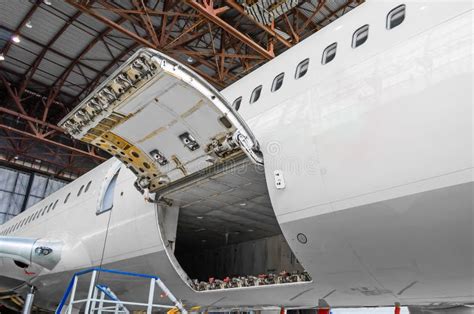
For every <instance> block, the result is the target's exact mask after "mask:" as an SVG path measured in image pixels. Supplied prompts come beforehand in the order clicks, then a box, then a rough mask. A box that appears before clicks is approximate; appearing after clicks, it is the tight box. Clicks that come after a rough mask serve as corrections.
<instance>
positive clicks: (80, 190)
mask: <svg viewBox="0 0 474 314" xmlns="http://www.w3.org/2000/svg"><path fill="white" fill-rule="evenodd" d="M82 190H84V185H81V187H80V188H79V191H77V196H79V195H81V193H82Z"/></svg>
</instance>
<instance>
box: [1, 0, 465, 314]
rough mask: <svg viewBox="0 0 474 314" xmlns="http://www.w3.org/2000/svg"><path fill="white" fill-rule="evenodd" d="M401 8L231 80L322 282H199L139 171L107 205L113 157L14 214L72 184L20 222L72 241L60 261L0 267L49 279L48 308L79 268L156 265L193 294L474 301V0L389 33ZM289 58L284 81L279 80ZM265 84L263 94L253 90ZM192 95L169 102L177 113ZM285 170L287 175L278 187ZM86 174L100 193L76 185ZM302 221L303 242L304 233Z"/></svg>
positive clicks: (283, 217)
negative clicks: (333, 48) (328, 58)
mask: <svg viewBox="0 0 474 314" xmlns="http://www.w3.org/2000/svg"><path fill="white" fill-rule="evenodd" d="M397 5H399V3H398V2H388V1H384V2H381V1H380V2H377V1H367V2H366V3H364V4H362V5H361V6H360V7H358V8H357V9H356V10H353V11H351V12H349V13H348V14H347V15H345V16H344V17H342V18H340V19H338V20H337V21H335V22H333V23H331V25H329V26H327V27H325V28H324V29H322V30H321V31H320V32H318V33H317V34H315V35H314V36H312V37H310V38H308V39H306V40H305V41H303V42H302V43H300V44H299V45H298V46H296V47H294V48H292V49H289V50H288V51H287V52H285V53H283V54H282V55H281V56H279V57H278V58H276V60H275V61H271V62H269V63H267V64H266V65H264V66H262V68H260V69H258V70H256V71H254V72H253V73H251V74H249V75H247V76H246V77H244V78H243V79H242V80H240V81H239V82H238V83H236V84H234V85H232V86H230V87H229V88H227V89H226V90H224V91H223V94H224V96H225V97H226V98H227V99H228V100H229V101H232V100H233V99H235V98H237V97H238V96H243V98H244V102H243V103H242V105H241V109H240V111H239V113H240V114H241V115H242V117H243V118H244V119H245V120H246V121H247V123H248V125H249V127H250V129H251V130H252V132H253V134H254V135H255V137H256V138H257V139H258V141H259V144H260V149H261V150H262V153H263V155H264V159H265V175H266V180H267V186H268V190H269V194H270V198H271V201H272V205H273V209H274V211H275V214H276V216H277V219H278V221H279V223H280V226H281V228H282V231H283V234H284V236H285V238H286V239H287V241H288V242H289V245H290V247H291V249H292V250H293V252H294V253H295V255H296V257H297V258H298V260H300V261H301V264H302V265H303V266H304V268H305V269H306V270H308V271H309V273H310V274H311V276H312V278H313V281H312V282H310V283H302V284H294V285H293V284H289V285H275V286H262V287H256V288H235V289H228V290H215V291H204V292H196V291H194V290H192V289H191V288H190V287H189V286H188V285H187V283H186V277H185V275H183V274H182V273H181V275H180V272H182V270H181V269H180V267H179V265H176V263H175V262H174V261H172V259H170V256H169V252H168V250H167V249H166V248H167V247H166V246H165V245H164V244H163V240H164V239H162V235H161V233H163V230H161V228H162V226H160V221H159V219H158V218H157V209H156V204H151V203H149V202H147V201H145V199H144V196H143V195H142V194H141V193H139V192H138V191H137V190H136V189H135V188H133V187H132V185H133V182H134V180H135V178H136V175H135V174H134V173H132V172H131V171H129V170H128V169H127V168H126V167H125V166H123V167H122V168H121V170H120V172H119V175H118V183H117V186H116V189H115V193H114V208H113V210H112V211H108V212H105V213H103V214H100V215H96V208H97V206H98V201H99V199H100V197H101V191H102V185H103V182H105V180H107V178H108V177H110V175H111V174H110V169H111V168H112V167H113V164H114V163H116V162H117V161H116V160H115V159H111V160H110V161H108V162H106V163H104V164H103V165H101V166H99V167H98V168H96V169H94V170H92V171H91V172H89V173H88V174H86V175H84V176H83V177H81V178H79V179H77V180H76V181H74V182H73V183H71V184H70V185H68V186H66V187H65V188H63V189H61V190H60V191H58V192H56V193H55V194H53V195H51V196H50V197H48V198H47V199H45V200H44V201H42V202H40V203H39V204H37V205H35V206H33V208H31V209H29V210H28V211H27V212H25V213H23V214H21V215H19V216H18V217H16V218H14V219H12V220H11V221H9V222H8V223H7V224H6V225H5V226H3V227H9V226H11V225H12V224H15V223H16V222H18V221H19V220H21V219H23V218H24V217H25V216H27V215H30V213H32V212H33V211H34V210H36V209H37V208H38V209H40V208H42V207H43V206H46V205H47V204H49V203H50V202H51V201H52V200H54V199H56V198H58V199H60V200H62V199H64V198H65V196H66V195H67V194H68V193H69V192H71V193H72V194H73V195H72V196H71V200H70V201H69V202H68V203H67V204H64V205H63V206H59V207H58V208H57V209H56V210H54V211H53V212H52V213H50V214H49V215H44V216H41V217H39V218H38V219H37V220H36V221H35V222H34V223H30V224H28V225H27V226H26V227H25V228H23V229H21V230H20V231H21V232H20V233H15V232H14V233H13V234H11V235H12V236H22V237H23V236H24V237H44V238H51V239H53V238H54V239H62V240H63V241H64V242H65V243H66V244H65V247H64V248H63V252H62V258H61V261H60V262H59V264H58V265H57V266H56V267H55V268H54V269H53V270H52V271H47V270H41V269H39V275H38V276H28V275H25V274H21V272H22V270H18V269H17V270H13V268H12V267H11V266H12V262H11V260H7V259H5V258H3V259H0V260H1V261H2V262H3V264H2V262H0V273H2V274H4V273H8V274H12V278H15V279H19V278H22V280H25V281H31V282H32V283H35V285H38V286H40V287H46V288H45V289H43V290H41V289H39V291H38V293H39V297H38V299H37V300H38V302H39V304H44V305H45V306H54V304H53V303H54V301H52V302H53V303H51V301H50V300H59V298H60V295H61V294H62V293H63V292H64V286H65V283H66V282H67V280H69V278H70V275H71V274H72V272H74V271H75V270H77V269H80V268H87V267H91V266H95V265H98V264H102V265H103V266H104V267H109V268H117V269H121V270H129V271H137V272H145V273H153V274H158V275H160V276H161V277H162V278H163V280H164V282H165V283H166V284H167V285H168V286H169V288H170V290H171V291H172V292H173V293H174V294H175V295H177V296H178V297H180V298H182V299H185V300H187V301H188V304H200V305H209V304H213V306H215V307H219V306H222V307H228V306H245V305H247V306H264V305H275V304H276V303H278V304H277V305H282V306H285V307H288V306H292V305H293V306H314V305H316V304H317V300H318V299H320V298H325V299H327V301H328V302H329V303H330V304H331V306H334V307H342V306H391V305H393V304H394V303H395V302H401V303H402V304H411V305H428V304H433V303H437V302H450V303H463V304H465V303H473V302H474V291H472V281H473V273H472V265H473V264H474V263H473V256H474V254H473V252H474V247H473V241H472V225H473V206H472V197H473V194H474V190H473V184H472V182H473V177H474V174H473V167H472V162H473V159H472V155H473V151H472V143H473V140H472V129H471V127H472V119H473V116H472V93H471V89H472V86H473V85H474V84H473V71H474V69H473V63H472V58H473V48H472V34H473V29H472V2H471V1H460V2H456V5H452V4H451V3H448V2H445V3H444V2H428V1H427V2H409V3H406V10H407V16H406V20H405V21H404V23H402V24H401V25H400V26H398V27H397V28H395V29H392V30H390V31H388V30H386V29H385V17H386V15H387V13H388V12H389V11H390V10H391V9H392V8H394V7H395V6H397ZM358 12H359V13H358ZM360 16H364V17H365V18H366V19H367V20H365V21H361V20H360ZM366 23H368V24H369V25H370V29H369V39H368V41H367V43H366V44H365V45H363V46H361V47H358V48H357V49H352V48H351V47H350V42H351V39H352V33H353V31H354V30H356V29H358V28H359V27H360V26H361V25H363V24H366ZM334 41H338V50H337V54H336V58H335V60H334V63H329V64H326V65H324V66H323V65H321V64H320V57H321V56H320V52H322V51H323V50H324V48H325V47H326V46H328V45H330V44H331V43H333V42H334ZM443 47H447V48H446V49H444V48H443ZM441 48H443V49H441ZM311 53H312V55H310V54H311ZM413 55H415V56H416V58H413V57H412V56H413ZM308 56H310V57H311V59H310V69H309V71H308V73H307V74H306V76H304V77H302V78H300V79H299V80H295V79H294V78H293V75H294V71H295V67H296V65H297V64H298V63H299V62H300V61H301V60H303V59H305V58H307V57H308ZM282 71H284V72H285V73H286V74H285V75H286V78H285V82H284V84H283V87H282V89H281V90H279V91H277V92H275V93H271V92H270V90H269V86H271V81H272V79H273V78H274V76H276V75H277V74H279V73H281V72H282ZM273 74H275V75H273ZM171 82H172V79H171V78H170V80H169V81H168V83H169V85H167V86H168V87H169V86H171V85H172V84H173V83H171ZM260 83H262V84H264V87H265V88H263V90H262V95H261V100H260V101H259V102H256V103H254V104H248V103H246V102H248V98H249V97H250V93H251V91H252V90H253V89H254V88H255V87H256V86H257V85H258V84H260ZM148 92H150V93H151V91H148V90H146V91H145V93H148ZM243 92H245V93H247V94H242V93H243ZM150 95H152V94H150ZM153 95H154V94H153ZM160 95H161V96H160V97H162V99H166V97H168V96H169V95H168V96H166V92H165V91H163V93H161V94H160ZM147 97H148V96H147ZM147 97H144V99H145V98H147ZM169 97H170V100H169V101H170V102H173V97H174V96H169ZM167 101H168V100H167ZM127 104H130V109H127V110H128V111H123V112H121V113H120V112H119V113H118V114H117V115H116V116H112V117H111V118H110V121H109V122H110V123H111V124H113V125H114V127H117V128H119V127H120V123H119V122H120V118H123V116H124V115H126V114H128V113H130V112H138V111H139V108H142V107H143V105H144V103H132V102H128V103H127ZM123 108H125V107H123ZM189 108H191V105H186V106H183V107H177V108H174V107H172V106H168V105H166V106H163V107H160V109H163V110H165V111H166V114H170V115H171V116H173V115H174V114H178V115H182V114H183V112H187V111H189V110H190V109H189ZM166 114H165V113H163V116H166ZM116 118H117V119H118V120H114V119H116ZM117 121H119V122H117ZM130 121H132V120H130ZM167 121H169V119H168V120H167ZM149 122H150V121H148V122H147V123H149ZM165 122H166V121H165ZM197 127H198V126H197V125H194V124H193V126H192V127H190V128H191V129H192V128H197ZM134 128H136V132H137V133H136V134H135V133H134V132H131V133H130V134H128V135H127V136H130V138H126V137H125V133H120V134H121V135H123V136H124V137H123V138H122V137H119V138H118V140H120V138H122V139H123V140H124V145H128V144H130V143H129V141H131V138H132V137H134V136H135V138H133V139H134V140H136V139H139V140H143V143H146V139H145V137H146V135H147V134H148V133H146V132H142V131H141V130H138V124H136V125H135V126H134ZM193 130H194V129H193ZM152 131H153V130H149V131H148V132H152ZM194 131H196V132H205V131H203V130H201V129H199V130H194ZM123 132H126V130H125V129H124V130H123ZM139 132H142V133H139ZM157 132H159V131H157ZM169 134H173V133H169ZM127 143H128V144H127ZM123 147H125V146H123ZM148 148H150V147H147V149H148ZM163 149H166V148H163ZM407 151H408V152H413V153H410V154H407V153H406V152H407ZM169 153H170V154H171V153H172V152H171V151H170V152H169ZM167 154H168V153H167ZM163 169H164V171H167V168H163ZM169 169H171V168H169ZM275 170H279V171H281V173H282V174H283V177H284V181H285V186H284V188H282V189H277V187H276V184H275V177H274V171H275ZM193 171H194V170H193ZM91 179H92V180H93V184H92V185H91V191H89V192H88V193H84V194H82V195H81V196H76V193H77V191H78V190H79V188H80V186H81V185H85V184H87V182H88V181H89V180H91ZM122 192H123V194H122ZM73 196H74V197H73ZM111 213H112V216H111V217H110V214H111ZM109 218H110V225H109V231H108V232H109V235H108V239H109V240H108V243H107V246H106V250H105V254H104V257H103V258H102V249H103V240H104V238H105V234H106V232H107V224H108V221H109ZM2 230H3V228H1V229H0V231H2ZM300 233H302V234H304V235H305V237H306V240H307V241H306V243H302V242H300V241H298V239H297V238H298V234H300ZM300 240H301V237H300ZM303 242H304V241H303ZM73 254H76V255H73ZM101 262H102V263H101ZM173 263H174V264H173ZM58 283H61V284H58ZM63 283H64V286H62V284H63ZM123 286H124V289H126V290H129V291H134V289H135V286H129V285H128V284H127V283H126V282H124V283H123ZM136 293H137V295H139V293H140V291H139V290H136ZM132 297H133V295H132Z"/></svg>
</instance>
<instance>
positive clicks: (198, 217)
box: [196, 216, 204, 219]
mask: <svg viewBox="0 0 474 314" xmlns="http://www.w3.org/2000/svg"><path fill="white" fill-rule="evenodd" d="M196 218H197V219H203V218H204V217H203V216H197V217H196Z"/></svg>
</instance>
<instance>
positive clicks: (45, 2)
mask: <svg viewBox="0 0 474 314" xmlns="http://www.w3.org/2000/svg"><path fill="white" fill-rule="evenodd" d="M43 3H44V4H46V5H52V4H53V3H52V2H51V1H50V0H43Z"/></svg>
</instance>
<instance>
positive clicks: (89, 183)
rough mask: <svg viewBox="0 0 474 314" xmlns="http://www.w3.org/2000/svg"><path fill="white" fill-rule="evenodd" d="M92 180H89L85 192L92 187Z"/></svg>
mask: <svg viewBox="0 0 474 314" xmlns="http://www.w3.org/2000/svg"><path fill="white" fill-rule="evenodd" d="M91 183H92V181H89V182H87V185H86V189H85V190H84V193H87V191H89V188H90V187H91Z"/></svg>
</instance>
